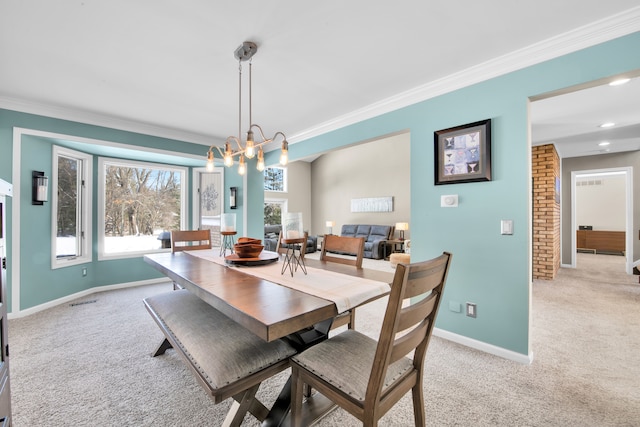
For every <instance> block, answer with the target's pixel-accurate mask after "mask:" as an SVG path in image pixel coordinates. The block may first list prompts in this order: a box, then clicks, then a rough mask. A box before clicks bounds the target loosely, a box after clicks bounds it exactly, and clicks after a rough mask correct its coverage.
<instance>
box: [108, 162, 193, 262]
mask: <svg viewBox="0 0 640 427" xmlns="http://www.w3.org/2000/svg"><path fill="white" fill-rule="evenodd" d="M107 165H109V166H123V167H130V168H147V169H163V170H171V171H176V172H179V173H180V174H181V176H180V229H183V230H184V229H186V228H187V224H188V218H189V217H188V215H189V195H188V188H189V174H188V169H189V168H187V167H183V166H176V165H171V164H164V163H154V162H144V161H138V160H127V159H118V158H110V157H98V173H97V179H98V207H97V209H98V215H97V224H98V226H97V230H98V233H97V234H98V260H99V261H105V260H115V259H125V258H138V257H142V256H144V255H145V254H150V253H158V252H169V251H170V250H171V249H167V248H159V249H155V250H154V249H149V250H142V251H131V252H116V253H108V254H107V253H105V251H104V244H105V234H104V226H103V225H104V220H105V210H104V203H105V195H104V192H105V168H106V166H107ZM100 225H102V226H100Z"/></svg>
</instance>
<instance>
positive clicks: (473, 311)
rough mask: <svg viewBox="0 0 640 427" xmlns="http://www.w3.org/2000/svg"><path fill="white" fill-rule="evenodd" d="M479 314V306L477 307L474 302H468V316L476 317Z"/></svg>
mask: <svg viewBox="0 0 640 427" xmlns="http://www.w3.org/2000/svg"><path fill="white" fill-rule="evenodd" d="M477 315H478V308H477V307H476V304H475V303H473V302H468V303H467V317H473V318H475V317H476V316H477Z"/></svg>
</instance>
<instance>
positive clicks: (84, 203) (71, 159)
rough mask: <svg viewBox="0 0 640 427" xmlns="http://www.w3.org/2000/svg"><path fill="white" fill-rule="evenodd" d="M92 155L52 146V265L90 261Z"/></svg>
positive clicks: (58, 265)
mask: <svg viewBox="0 0 640 427" xmlns="http://www.w3.org/2000/svg"><path fill="white" fill-rule="evenodd" d="M92 163H93V161H92V156H91V155H89V154H85V153H81V152H79V151H75V150H70V149H67V148H62V147H59V146H57V145H54V146H53V168H52V180H51V181H52V188H53V189H54V190H55V191H52V197H51V203H52V205H51V209H52V212H53V215H52V222H53V224H52V226H51V230H52V232H53V236H52V239H51V245H52V248H51V253H52V257H51V268H60V267H68V266H71V265H77V264H84V263H87V262H91V260H92V253H91V248H92V245H91V234H92V232H91V199H92V198H91V187H92V184H91V165H92Z"/></svg>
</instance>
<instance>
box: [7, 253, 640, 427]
mask: <svg viewBox="0 0 640 427" xmlns="http://www.w3.org/2000/svg"><path fill="white" fill-rule="evenodd" d="M366 261H367V264H366V265H365V266H367V267H370V268H372V267H375V266H377V267H378V268H382V269H388V268H389V267H388V263H385V262H373V261H371V260H366ZM622 262H623V258H622V257H613V256H607V255H589V254H579V261H578V265H579V267H580V268H579V269H577V270H569V269H562V270H561V271H560V274H559V276H558V278H557V279H556V280H554V281H552V282H545V281H535V282H534V286H533V331H532V337H531V341H532V348H533V352H534V362H533V364H532V365H530V366H525V365H521V364H518V363H515V362H512V361H508V360H504V359H501V358H499V357H495V356H491V355H488V354H485V353H482V352H479V351H476V350H472V349H469V348H466V347H463V346H460V345H457V344H454V343H451V342H448V341H446V340H443V339H439V338H437V337H434V339H433V340H432V343H431V346H430V348H429V350H428V354H427V362H426V372H425V388H424V393H425V398H426V411H427V424H428V425H429V426H469V425H470V426H474V427H475V426H638V425H640V333H638V331H639V330H640V310H639V307H640V286H639V285H638V283H637V276H626V275H625V274H624V273H623V272H622V271H623V267H621V265H622V264H621V263H622ZM374 264H375V266H374ZM454 268H455V265H454ZM170 289H171V284H169V283H167V284H165V285H153V286H144V287H138V288H130V289H122V290H117V291H109V292H102V293H96V294H94V295H91V296H88V297H84V298H82V299H80V300H79V301H77V302H87V303H86V304H80V305H74V306H71V305H69V304H65V305H61V306H58V307H54V308H51V309H48V310H46V311H43V312H40V313H37V314H34V315H32V316H29V317H27V318H23V319H14V320H11V321H10V322H9V342H10V345H11V361H10V364H11V387H12V396H13V416H14V425H15V426H17V427H26V426H217V425H220V423H221V422H222V420H223V419H224V415H225V413H226V411H227V409H228V407H229V405H230V401H229V400H227V401H225V402H223V403H221V404H219V405H214V404H213V403H212V402H211V401H210V400H209V398H208V397H207V396H206V395H205V393H204V391H203V390H202V389H201V388H200V387H199V386H198V385H197V384H196V382H195V380H194V379H193V377H192V376H191V374H190V373H189V371H188V370H187V368H186V367H185V366H184V365H183V364H182V362H181V361H180V359H179V358H178V357H177V356H176V355H175V354H174V352H173V351H172V350H169V351H168V352H167V354H165V355H163V356H160V357H156V358H152V357H151V356H150V353H151V351H152V350H153V349H155V346H156V345H157V344H158V343H159V342H160V341H161V339H162V334H161V332H160V331H159V329H158V327H157V326H156V324H155V323H154V322H153V320H152V319H151V317H150V316H149V314H148V313H147V311H146V310H145V309H144V306H143V304H142V299H143V298H144V297H147V296H149V295H153V294H157V293H160V292H165V291H169V290H170ZM94 300H95V302H90V301H94ZM385 303H386V300H380V301H377V302H375V303H372V304H369V305H367V306H366V307H363V308H360V309H359V310H358V320H357V322H358V323H357V328H358V329H359V330H361V331H364V332H366V333H367V334H369V335H371V336H374V337H375V336H376V335H377V334H378V333H379V330H380V321H381V316H382V313H383V311H384V307H385ZM286 377H287V373H286V372H285V373H283V374H281V375H279V376H277V377H274V378H272V379H271V380H269V381H267V382H265V383H263V385H262V387H261V389H260V391H259V395H260V397H261V399H262V400H263V401H264V402H265V403H266V404H268V405H270V404H271V402H273V400H274V399H275V396H276V394H277V392H278V391H279V389H280V388H281V387H282V385H283V384H284V382H285V380H286ZM243 425H246V426H256V425H259V424H258V423H257V421H256V420H255V419H253V418H251V417H250V416H248V417H247V418H246V419H245V421H244V424H243ZM319 425H320V426H358V425H360V423H359V422H358V421H357V420H356V419H355V418H353V417H351V416H350V415H348V414H347V413H345V412H344V411H342V410H340V409H337V410H335V411H334V412H332V413H331V414H330V415H329V416H328V417H326V418H325V419H323V420H322V421H321V422H320V423H319ZM381 425H383V426H407V425H413V418H412V405H411V399H410V398H409V396H405V397H404V398H403V399H402V400H401V402H400V403H399V404H398V405H397V406H396V407H394V408H393V409H392V410H391V411H390V412H389V413H388V414H387V415H386V416H385V417H384V418H383V420H382V421H381Z"/></svg>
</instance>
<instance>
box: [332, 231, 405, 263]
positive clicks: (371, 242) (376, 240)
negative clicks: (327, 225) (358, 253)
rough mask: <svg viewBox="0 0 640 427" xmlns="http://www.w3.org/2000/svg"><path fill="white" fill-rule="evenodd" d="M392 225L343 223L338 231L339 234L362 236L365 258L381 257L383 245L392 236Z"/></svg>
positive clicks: (382, 255)
mask: <svg viewBox="0 0 640 427" xmlns="http://www.w3.org/2000/svg"><path fill="white" fill-rule="evenodd" d="M394 232H395V227H394V226H393V225H366V224H345V225H343V226H342V230H341V231H340V235H341V236H348V237H364V256H365V258H372V259H382V258H383V257H384V245H386V241H387V240H390V239H392V238H393V233H394Z"/></svg>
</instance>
